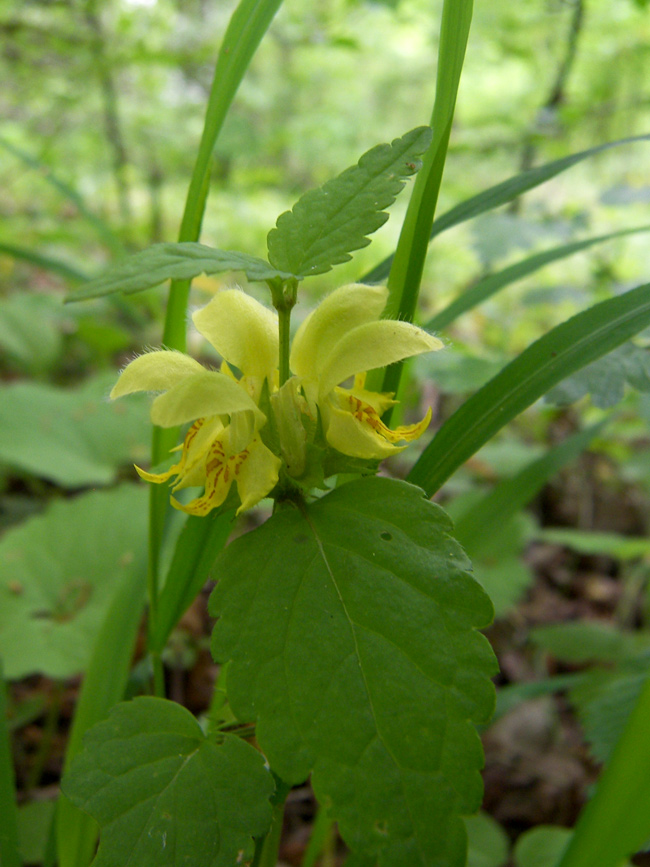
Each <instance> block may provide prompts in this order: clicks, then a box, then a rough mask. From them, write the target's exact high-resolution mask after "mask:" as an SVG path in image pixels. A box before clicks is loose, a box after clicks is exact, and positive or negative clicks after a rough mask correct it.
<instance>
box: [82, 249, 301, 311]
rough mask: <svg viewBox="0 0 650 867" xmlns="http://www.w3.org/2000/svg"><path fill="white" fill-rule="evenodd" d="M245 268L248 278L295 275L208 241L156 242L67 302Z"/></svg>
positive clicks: (114, 267)
mask: <svg viewBox="0 0 650 867" xmlns="http://www.w3.org/2000/svg"><path fill="white" fill-rule="evenodd" d="M224 271H243V272H244V274H245V275H246V277H247V279H248V280H251V281H255V280H275V279H277V278H281V279H288V278H289V277H292V276H293V275H292V274H291V273H284V272H283V271H278V270H277V269H276V268H273V267H271V265H269V263H268V262H265V261H264V259H258V258H256V257H255V256H249V255H247V254H246V253H236V252H231V251H228V250H217V249H216V248H214V247H207V246H206V245H205V244H197V243H193V242H190V241H188V242H185V243H182V244H180V243H179V244H154V245H153V246H152V247H147V249H146V250H142V251H141V252H140V253H134V254H133V255H132V256H129V257H128V258H126V259H122V260H121V261H120V262H117V264H115V265H114V266H113V267H112V268H109V270H108V271H106V272H104V273H103V274H101V275H100V276H99V277H97V278H95V279H94V280H91V281H90V282H89V283H86V284H85V285H84V286H82V287H81V289H77V290H76V291H75V292H72V293H71V294H70V295H68V297H67V298H66V301H84V300H86V299H88V298H99V297H100V296H102V295H110V294H111V293H112V292H124V293H125V294H126V295H129V294H131V293H133V292H141V291H142V290H143V289H151V287H152V286H158V284H160V283H162V282H163V281H164V280H170V279H171V280H191V279H192V278H193V277H198V275H199V274H221V273H223V272H224Z"/></svg>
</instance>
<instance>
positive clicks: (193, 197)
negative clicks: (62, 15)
mask: <svg viewBox="0 0 650 867" xmlns="http://www.w3.org/2000/svg"><path fill="white" fill-rule="evenodd" d="M281 3H282V0H241V2H240V3H239V5H238V6H237V8H236V9H235V11H234V13H233V15H232V18H231V19H230V23H229V24H228V28H227V30H226V35H225V36H224V39H223V43H222V45H221V48H220V50H219V57H218V58H217V64H216V68H215V72H214V79H213V82H212V89H211V91H210V97H209V100H208V107H207V111H206V116H205V123H204V126H203V133H202V136H201V143H200V145H199V152H198V154H197V158H196V163H195V165H194V171H193V173H192V179H191V181H190V187H189V190H188V192H187V199H186V202H185V210H184V212H183V219H182V221H181V228H180V232H179V238H178V240H179V242H181V243H183V242H185V241H198V240H199V235H200V233H201V223H202V221H203V212H204V210H205V202H206V198H207V194H208V186H209V182H210V168H211V163H212V154H213V151H214V146H215V144H216V141H217V137H218V135H219V133H220V131H221V127H222V126H223V122H224V120H225V118H226V114H227V113H228V109H229V108H230V105H231V103H232V101H233V99H234V96H235V93H236V92H237V89H238V87H239V85H240V83H241V80H242V78H243V77H244V73H245V72H246V70H247V69H248V66H249V64H250V61H251V59H252V57H253V55H254V54H255V51H256V50H257V46H258V45H259V44H260V42H261V40H262V37H263V36H264V34H265V33H266V31H267V29H268V27H269V25H270V24H271V21H272V20H273V17H274V16H275V13H276V12H277V11H278V9H279V8H280V5H281ZM190 285H191V281H190V280H174V281H172V284H171V286H170V288H169V300H168V303H167V312H166V314H165V327H164V331H163V343H164V344H165V346H167V347H168V348H169V349H178V350H180V351H181V352H184V351H185V349H186V347H187V334H186V319H187V302H188V298H189V292H190ZM177 439H178V431H177V430H176V429H175V428H157V427H154V429H153V436H152V444H151V463H152V466H156V464H159V463H161V462H162V461H163V460H164V458H165V457H166V456H167V453H168V451H169V450H170V449H171V448H173V447H174V446H175V445H176V441H177ZM150 496H151V499H150V531H149V551H150V562H149V591H148V595H149V613H150V618H151V621H150V622H151V623H153V630H154V631H155V618H156V614H157V605H158V558H159V553H160V548H161V544H162V534H163V528H164V523H165V516H166V514H167V509H168V508H169V504H168V494H167V491H166V490H165V488H164V487H158V486H157V485H153V486H152V490H151V495H150ZM151 634H153V632H152V633H150V637H151ZM156 670H157V672H158V677H157V681H158V691H160V680H161V678H160V666H159V665H156Z"/></svg>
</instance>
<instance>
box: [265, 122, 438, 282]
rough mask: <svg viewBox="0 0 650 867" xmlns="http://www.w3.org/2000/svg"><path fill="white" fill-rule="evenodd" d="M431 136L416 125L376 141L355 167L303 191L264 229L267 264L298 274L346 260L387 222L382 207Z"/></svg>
mask: <svg viewBox="0 0 650 867" xmlns="http://www.w3.org/2000/svg"><path fill="white" fill-rule="evenodd" d="M431 136H432V133H431V130H430V129H429V128H428V127H418V128H417V129H414V130H411V131H410V132H408V133H406V135H404V136H402V138H398V139H395V141H393V142H392V143H391V144H381V145H377V146H376V147H374V148H372V150H369V151H368V152H367V153H365V154H364V155H363V156H362V157H361V159H360V160H359V162H358V164H357V165H356V166H351V167H350V168H349V169H346V170H345V171H344V172H343V173H342V174H340V175H339V176H338V177H337V178H333V179H332V180H331V181H328V182H327V183H326V184H324V185H323V186H322V187H318V189H315V190H310V191H309V192H308V193H305V195H304V196H302V197H301V198H300V199H299V200H298V201H297V202H296V204H295V205H294V206H293V208H292V210H291V211H285V213H284V214H281V215H280V216H279V217H278V220H277V223H276V228H275V229H271V231H270V232H269V236H268V248H269V262H270V263H271V264H272V265H274V266H275V267H276V268H278V269H280V270H282V271H291V272H292V273H294V274H297V275H300V276H302V277H307V276H309V275H312V274H322V273H324V272H325V271H329V270H330V269H331V268H332V266H334V265H338V264H339V263H341V262H347V261H348V260H349V259H350V258H351V256H350V253H351V252H352V251H353V250H358V249H359V248H361V247H365V246H367V245H368V244H369V243H370V241H369V239H368V237H367V236H368V235H371V234H372V233H373V232H376V231H377V229H378V228H379V227H380V226H383V224H384V223H385V222H386V220H387V219H388V214H386V213H385V208H388V207H389V206H390V205H392V204H393V202H394V201H395V198H396V197H397V195H398V194H399V192H400V191H401V190H402V188H403V187H404V183H405V180H406V178H408V177H410V176H411V175H413V174H414V173H415V172H417V171H418V170H419V169H420V167H421V165H422V163H421V162H420V160H419V159H418V157H420V156H421V155H422V154H423V153H424V152H425V151H426V149H427V148H428V147H429V145H430V143H431Z"/></svg>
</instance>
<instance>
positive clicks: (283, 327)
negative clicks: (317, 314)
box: [278, 308, 291, 386]
mask: <svg viewBox="0 0 650 867" xmlns="http://www.w3.org/2000/svg"><path fill="white" fill-rule="evenodd" d="M278 327H279V329H280V385H281V386H282V385H284V384H285V382H286V381H287V380H288V379H289V376H290V373H291V372H290V370H289V345H290V328H291V308H288V309H284V310H278Z"/></svg>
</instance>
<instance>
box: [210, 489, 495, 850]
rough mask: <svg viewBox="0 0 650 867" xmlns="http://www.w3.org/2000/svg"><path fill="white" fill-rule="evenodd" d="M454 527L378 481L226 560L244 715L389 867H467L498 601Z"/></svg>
mask: <svg viewBox="0 0 650 867" xmlns="http://www.w3.org/2000/svg"><path fill="white" fill-rule="evenodd" d="M450 532H451V522H450V521H449V519H448V518H447V516H446V515H445V513H444V512H443V511H442V509H440V508H439V507H438V506H436V505H434V504H432V503H430V502H428V501H427V500H426V499H425V498H424V495H423V493H422V491H421V490H419V489H418V488H415V487H413V486H411V485H407V484H405V483H404V482H398V481H394V480H390V479H385V478H378V477H371V478H365V479H361V480H358V481H355V482H352V483H350V484H347V485H344V486H342V487H340V488H338V489H336V490H335V491H333V492H331V493H330V494H328V495H326V496H325V497H323V498H322V499H321V500H319V501H317V502H316V503H314V504H311V505H308V506H304V507H302V508H301V509H297V508H291V507H288V508H286V509H283V510H281V511H279V512H277V513H276V514H275V515H274V516H273V517H272V518H271V519H270V520H269V521H267V523H266V524H264V525H262V526H261V527H260V528H258V529H257V530H255V531H253V532H252V533H249V534H248V535H247V536H246V537H244V538H240V539H238V540H236V541H235V542H233V543H232V544H231V545H230V546H229V547H228V548H227V549H226V551H225V552H224V553H223V554H222V555H221V557H220V558H219V560H218V561H217V564H216V567H215V576H216V577H217V578H218V581H219V583H218V584H217V587H216V589H215V591H214V593H213V595H212V598H211V606H210V607H211V611H212V613H213V614H214V615H215V616H218V618H219V620H218V622H217V625H216V627H215V631H214V637H213V652H214V655H215V658H216V659H217V660H219V661H222V662H227V661H228V660H232V662H231V663H230V668H229V670H228V696H229V699H230V702H231V706H232V708H233V710H234V712H235V713H236V715H237V717H238V718H239V719H241V720H242V721H248V722H250V721H252V720H256V721H257V728H256V733H257V739H258V742H259V743H260V746H261V747H262V749H263V751H264V752H265V754H266V755H267V757H268V759H269V762H270V764H271V767H272V768H273V769H274V770H275V771H276V772H277V773H278V774H279V775H280V776H281V777H282V779H285V780H287V781H288V782H298V781H302V780H304V779H305V778H306V776H307V775H308V774H309V772H310V771H311V772H312V784H313V786H314V789H315V791H316V794H317V797H318V798H319V800H320V801H321V802H322V803H323V804H324V805H326V807H327V809H328V811H329V813H330V815H331V816H332V817H333V818H335V819H336V820H337V821H338V823H339V828H340V829H341V833H342V834H343V837H344V839H345V840H346V842H347V843H348V845H349V846H350V847H351V849H352V850H353V851H357V850H358V851H360V852H362V853H365V854H368V855H378V856H379V863H380V865H382V867H403V865H405V864H408V865H409V867H425V865H426V867H452V865H453V867H456V865H457V864H459V863H461V862H462V859H463V857H464V848H465V840H464V837H465V834H464V828H463V826H462V822H461V820H460V818H459V816H460V814H463V813H471V812H474V811H475V810H476V808H477V807H478V805H479V802H480V798H481V788H482V787H481V780H480V775H479V769H480V767H481V764H482V754H481V748H480V742H479V740H478V738H477V736H476V732H475V730H474V728H473V726H472V721H474V722H480V721H482V720H486V719H487V718H488V717H489V715H490V713H491V710H492V703H493V687H492V685H491V683H490V681H489V677H490V676H491V674H493V672H494V658H493V655H492V651H491V650H490V648H489V645H488V643H487V642H486V640H485V639H484V637H483V636H482V635H480V634H479V633H478V632H476V629H477V628H479V627H481V626H485V625H487V623H488V622H489V620H490V618H491V615H492V610H491V609H492V606H491V605H490V603H489V600H488V598H487V596H486V595H485V593H484V592H483V591H482V590H481V588H480V587H479V585H478V584H477V583H476V582H475V581H474V580H473V578H472V577H471V576H470V575H468V574H467V572H466V569H467V567H468V566H469V562H468V560H467V558H466V557H465V555H464V554H463V552H462V550H461V549H460V547H459V546H458V545H457V543H456V542H455V541H454V540H453V538H452V537H451V535H450Z"/></svg>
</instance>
